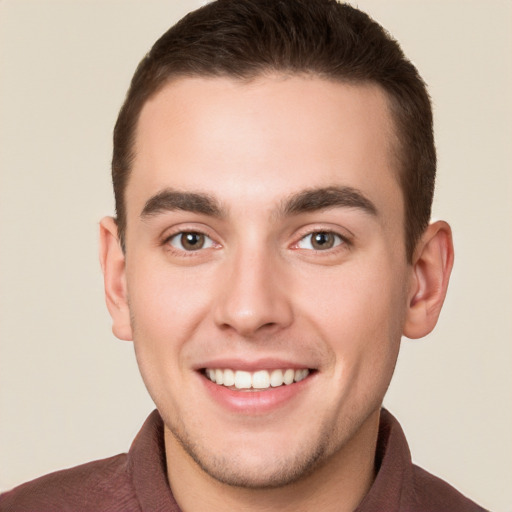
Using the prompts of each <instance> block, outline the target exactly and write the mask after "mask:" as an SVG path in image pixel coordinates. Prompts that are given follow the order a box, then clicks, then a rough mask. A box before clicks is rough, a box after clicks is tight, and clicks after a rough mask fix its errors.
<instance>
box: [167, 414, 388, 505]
mask: <svg viewBox="0 0 512 512" xmlns="http://www.w3.org/2000/svg"><path fill="white" fill-rule="evenodd" d="M379 412H380V411H376V412H375V413H373V414H372V415H371V416H370V417H369V418H368V419H367V421H366V422H365V423H364V424H363V425H362V427H361V428H360V429H359V431H358V432H357V433H356V434H355V435H354V436H353V437H352V438H351V439H350V441H349V442H348V443H347V444H346V445H345V446H343V447H342V448H340V449H339V450H338V451H337V452H335V453H334V454H333V455H331V456H330V457H329V458H328V459H327V460H325V461H324V462H323V463H322V464H321V465H320V466H318V467H317V468H315V470H314V471H313V472H312V473H310V474H308V475H306V476H304V477H302V478H301V479H300V480H298V481H296V482H294V483H291V484H289V485H286V486H283V487H278V488H265V489H259V488H257V489H252V488H240V487H233V486H230V485H227V484H224V483H222V482H219V481H217V480H215V479H214V478H212V477H211V476H210V475H208V474H207V473H205V472H204V471H203V470H202V469H201V468H200V467H199V466H198V465H197V464H196V462H195V461H194V460H193V459H192V458H191V457H190V456H189V455H188V454H187V453H186V452H185V451H184V450H183V448H182V447H181V445H180V444H179V443H178V442H177V441H176V439H175V438H174V436H173V434H172V433H171V432H170V431H169V430H168V429H167V428H165V447H166V455H167V461H168V462H167V474H168V478H169V484H170V486H171V489H172V492H173V495H174V498H175V499H176V501H177V503H178V505H179V506H180V509H181V510H182V511H183V512H202V511H204V510H215V511H216V512H224V511H226V512H227V511H232V510H240V511H243V512H268V511H273V510H276V511H277V510H278V511H279V512H288V511H290V512H292V511H293V512H302V511H304V512H306V511H310V510H322V512H331V511H332V512H334V511H336V512H352V511H353V510H354V509H355V508H356V507H357V506H358V505H359V503H360V502H361V501H362V499H363V498H364V496H365V495H366V494H367V492H368V491H369V489H370V487H371V485H372V483H373V480H374V478H375V450H376V445H377V435H378V426H379Z"/></svg>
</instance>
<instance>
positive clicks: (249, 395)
mask: <svg viewBox="0 0 512 512" xmlns="http://www.w3.org/2000/svg"><path fill="white" fill-rule="evenodd" d="M260 363H261V361H260V362H258V364H257V365H256V366H255V365H254V363H251V364H247V365H240V364H239V362H238V363H237V364H231V365H230V364H220V361H216V362H215V365H217V366H210V364H211V363H210V364H209V365H208V366H207V367H208V368H213V367H216V368H233V369H237V370H245V371H257V370H261V369H267V370H270V369H277V368H294V369H300V368H305V366H304V365H290V363H284V364H283V363H281V366H270V365H269V363H268V362H267V363H265V364H264V365H263V366H261V365H260ZM203 368H204V367H203ZM197 374H198V376H199V378H200V379H201V383H202V385H203V386H204V387H205V390H206V392H207V393H208V394H209V395H210V397H211V398H212V399H213V400H214V401H215V402H216V403H217V404H218V405H220V406H221V407H222V408H223V409H225V410H227V411H229V412H231V413H235V414H241V415H246V416H260V415H264V414H269V413H271V412H274V411H276V410H278V409H280V408H282V407H286V406H288V405H292V404H293V402H294V401H296V400H298V399H299V398H300V396H301V395H303V394H304V392H305V391H306V390H307V388H308V387H309V386H310V385H311V383H312V382H313V381H314V379H315V376H316V374H317V372H315V371H313V372H311V373H310V374H309V375H308V376H307V377H306V378H305V379H304V380H301V381H300V382H294V383H293V384H289V385H286V384H284V385H282V386H279V387H276V388H272V387H270V388H268V389H265V390H257V391H256V390H239V391H238V390H234V389H230V388H228V387H226V386H222V385H218V384H215V383H214V382H212V381H211V380H210V379H208V378H207V377H206V376H205V375H204V373H203V372H202V371H200V370H198V371H197Z"/></svg>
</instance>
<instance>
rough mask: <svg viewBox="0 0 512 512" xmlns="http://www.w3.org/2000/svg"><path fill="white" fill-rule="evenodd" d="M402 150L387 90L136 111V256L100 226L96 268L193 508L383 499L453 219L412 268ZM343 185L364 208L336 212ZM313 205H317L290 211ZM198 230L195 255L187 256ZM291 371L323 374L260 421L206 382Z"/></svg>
mask: <svg viewBox="0 0 512 512" xmlns="http://www.w3.org/2000/svg"><path fill="white" fill-rule="evenodd" d="M393 137H394V132H393V124H392V121H391V118H390V114H389V111H388V106H387V102H386V97H385V94H384V93H383V92H382V91H381V90H380V89H379V88H378V87H377V86H374V85H347V84H341V83H334V82H330V81H326V80H323V79H320V78H315V77H304V76H287V77H284V76H267V77H260V78H258V79H256V80H253V81H251V82H238V81H235V80H232V79H229V78H215V79H214V78H185V79H180V80H176V81H174V82H172V83H170V84H168V85H167V86H165V87H164V88H163V89H162V90H161V91H160V92H159V93H157V94H156V95H155V97H153V98H152V99H150V100H149V101H148V102H147V103H146V105H145V106H144V108H143V110H142V112H141V115H140V119H139V124H138V128H137V137H136V146H135V149H136V158H135V161H134V165H133V169H132V171H131V176H130V179H129V182H128V186H127V190H126V205H127V231H126V254H123V252H122V251H121V249H120V246H119V243H118V240H117V230H116V225H115V222H114V220H113V219H111V218H106V219H103V221H102V223H101V255H100V256H101V261H102V266H103V270H104V273H105V289H106V297H107V305H108V307H109V310H110V313H111V315H112V318H113V331H114V333H115V334H116V335H117V336H118V337H119V338H121V339H126V340H132V339H133V341H134V344H135V351H136V355H137V361H138V364H139V367H140V371H141V373H142V376H143V378H144V381H145V383H146V386H147V388H148V390H149V392H150V394H151V396H152V398H153V400H154V401H155V403H156V405H157V407H158V409H159V411H160V413H161V415H162V417H163V419H164V422H165V425H166V427H165V446H166V453H167V458H168V460H172V464H169V467H168V471H169V481H170V485H171V487H172V490H173V493H174V495H175V497H176V499H177V501H178V503H179V504H180V507H181V508H182V509H183V510H184V511H186V512H192V511H195V510H198V511H199V510H206V509H207V507H216V510H294V511H300V510H312V509H313V508H316V509H319V508H318V507H320V509H321V510H324V511H329V510H353V509H354V508H355V507H356V506H357V505H358V503H359V502H360V501H361V499H362V498H363V497H364V495H365V494H366V492H367V491H368V489H369V487H370V486H371V483H372V481H373V479H374V455H375V445H376V440H377V431H378V423H379V411H380V407H381V404H382V400H383V397H384V394H385V392H386V389H387V387H388V385H389V382H390V379H391V376H392V374H393V369H394V366H395V363H396V359H397V355H398V351H399V345H400V340H401V336H402V335H403V334H404V335H406V336H409V337H414V338H415V337H420V336H424V335H425V334H427V333H428V332H430V330H431V329H432V328H433V327H434V325H435V323H436V321H437V317H438V315H439V312H440V309H441V305H442V302H443V300H444V296H445V293H446V287H447V284H448V278H449V274H450V270H451V266H452V262H453V248H452V243H451V233H450V228H449V226H448V225H447V224H446V223H444V222H437V223H434V224H431V225H430V226H429V227H428V228H427V230H426V231H425V233H424V235H423V237H422V239H421V240H420V242H419V243H418V246H417V248H416V252H415V254H414V257H413V263H412V264H409V263H408V262H407V258H406V254H405V240H404V207H403V198H402V193H401V189H400V186H399V183H398V179H397V172H398V171H397V169H396V164H395V160H394V158H393V148H392V140H393ZM333 187H336V190H337V191H339V190H342V191H345V192H346V190H347V188H348V189H349V190H350V191H352V192H354V191H355V193H356V195H357V197H358V198H359V199H361V198H362V200H363V202H364V201H367V203H365V204H360V203H358V202H357V201H356V203H355V204H353V203H350V201H347V198H346V197H345V198H344V199H342V200H339V201H338V202H337V204H329V205H328V206H327V207H326V206H325V196H326V194H325V189H327V190H333ZM312 189H314V190H320V191H323V192H320V194H319V195H320V196H321V197H320V199H321V200H320V207H318V206H317V207H311V208H310V209H307V208H305V207H304V204H302V205H300V206H299V207H298V210H297V209H295V210H294V208H293V200H295V201H296V204H297V202H298V203H300V200H298V199H297V198H298V197H299V198H300V197H301V194H302V195H304V194H305V193H308V191H311V190H312ZM169 192H172V193H171V194H169ZM183 193H188V194H191V193H193V194H200V195H201V197H202V198H204V196H206V197H207V198H208V199H210V200H211V201H210V203H213V206H214V208H213V210H212V209H211V208H210V210H208V208H202V207H201V208H198V207H197V203H194V204H192V203H191V202H190V196H183ZM317 195H318V194H317ZM327 195H328V194H327ZM345 196H346V194H345ZM162 197H163V198H164V199H165V200H163V201H162V200H161V199H162ZM194 197H196V196H194ZM155 198H156V199H155ZM176 198H178V199H179V201H181V203H179V207H178V206H177V203H176V201H177V199H176ZM151 201H153V202H151ZM179 201H178V202H179ZM327 202H329V201H327ZM155 205H156V206H155ZM191 205H192V206H191ZM368 205H370V206H371V207H372V208H373V210H372V208H368ZM209 206H212V205H211V204H209ZM191 210H194V211H191ZM187 232H188V233H190V232H193V233H200V234H204V235H205V236H206V238H204V240H205V245H204V246H203V248H201V249H199V250H187V248H186V247H184V246H183V245H180V243H181V242H182V241H183V238H182V237H181V234H182V233H187ZM312 233H333V234H334V235H328V236H329V237H331V238H329V240H330V241H331V242H333V246H332V247H327V248H325V249H324V248H323V246H322V247H321V248H320V249H316V250H315V249H314V248H312V245H311V241H312V238H311V234H312ZM327 245H329V244H327ZM286 364H290V365H291V364H293V365H296V366H297V367H304V368H309V369H311V370H313V371H312V372H311V374H310V376H309V377H308V378H307V379H305V380H304V381H303V382H302V383H300V386H298V385H297V384H293V385H291V386H290V389H294V390H295V389H297V390H298V391H296V392H295V391H294V392H293V393H292V394H291V396H290V397H289V398H287V399H286V400H284V401H283V402H282V403H281V402H280V403H278V404H277V405H275V404H274V405H273V406H271V407H267V408H264V407H263V408H261V407H260V408H258V406H256V407H252V408H251V407H250V406H248V407H247V408H246V409H243V408H242V409H240V408H238V409H236V408H235V409H233V408H230V407H227V406H226V405H225V403H223V402H222V401H221V402H219V401H217V400H216V399H213V395H212V393H210V392H209V391H208V390H209V389H210V388H212V384H211V383H209V382H208V381H207V380H206V379H205V377H204V376H203V375H202V373H201V372H200V370H201V369H202V368H204V367H205V366H206V367H210V366H213V367H219V366H220V367H231V368H233V367H234V368H235V369H236V367H237V365H238V366H240V367H242V366H244V365H245V366H249V367H250V368H252V369H260V368H261V367H268V366H269V365H270V366H271V365H275V366H276V367H283V366H286ZM216 365H217V366H216ZM281 365H282V366H281ZM214 386H215V385H213V387H214ZM293 386H297V387H296V388H293ZM240 393H243V392H240ZM257 393H260V396H265V395H264V394H265V393H267V391H261V392H257ZM251 394H252V396H253V397H254V392H252V393H251ZM240 396H241V400H242V401H243V400H245V399H246V398H245V397H247V396H248V395H247V394H245V395H243V394H240ZM267 396H270V395H267ZM312 507H313V508H312Z"/></svg>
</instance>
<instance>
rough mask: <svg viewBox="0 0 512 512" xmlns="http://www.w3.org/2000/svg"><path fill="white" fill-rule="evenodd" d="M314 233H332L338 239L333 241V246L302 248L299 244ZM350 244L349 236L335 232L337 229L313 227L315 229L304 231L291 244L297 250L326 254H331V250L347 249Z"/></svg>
mask: <svg viewBox="0 0 512 512" xmlns="http://www.w3.org/2000/svg"><path fill="white" fill-rule="evenodd" d="M314 235H332V236H334V237H336V238H337V239H338V241H335V242H334V243H335V245H334V246H333V247H328V248H326V249H315V248H314V247H312V248H310V249H309V248H308V249H304V248H302V247H299V244H300V243H301V242H302V241H304V240H306V239H307V238H308V237H312V236H314ZM310 244H311V245H312V243H311V242H310ZM351 246H352V241H351V239H350V238H349V237H347V236H346V235H342V234H341V233H339V232H337V231H333V230H329V229H315V230H312V231H309V232H307V233H304V234H303V235H302V236H301V237H300V239H299V240H298V241H297V242H295V243H294V244H293V246H292V248H293V249H297V250H301V249H302V250H306V251H311V252H314V253H316V254H319V253H325V254H326V255H327V254H332V253H333V252H336V251H338V250H342V249H348V248H350V247H351Z"/></svg>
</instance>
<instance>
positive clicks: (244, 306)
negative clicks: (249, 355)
mask: <svg viewBox="0 0 512 512" xmlns="http://www.w3.org/2000/svg"><path fill="white" fill-rule="evenodd" d="M276 260H278V258H276V257H273V256H272V254H268V253H265V251H258V252H255V251H245V253H239V254H236V255H233V258H232V259H230V260H228V261H226V262H225V263H226V266H225V267H224V269H223V270H224V271H223V275H224V279H223V282H222V284H223V286H222V288H221V289H220V290H219V291H218V295H217V301H216V304H215V306H214V312H213V313H214V319H215V322H216V324H217V326H218V327H219V328H220V329H222V330H225V331H232V332H236V333H237V334H239V335H240V336H243V337H246V338H251V337H255V336H257V335H259V334H262V333H266V334H269V333H270V332H277V331H279V330H280V329H283V328H285V327H288V326H289V325H290V324H291V323H292V320H293V310H292V305H291V301H290V297H289V293H288V290H289V288H288V287H287V283H286V281H287V279H286V269H285V267H284V265H283V262H280V261H276ZM226 267H227V269H226Z"/></svg>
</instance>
